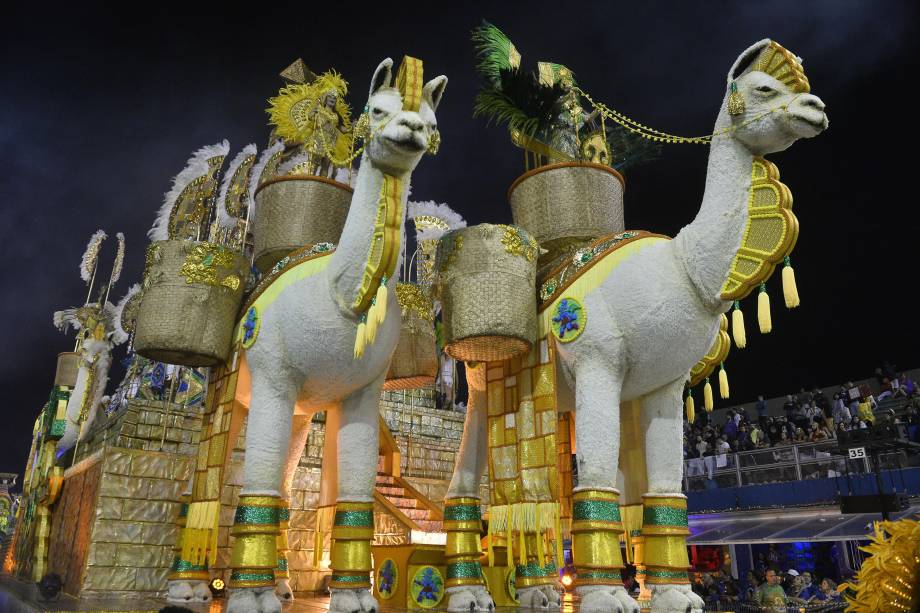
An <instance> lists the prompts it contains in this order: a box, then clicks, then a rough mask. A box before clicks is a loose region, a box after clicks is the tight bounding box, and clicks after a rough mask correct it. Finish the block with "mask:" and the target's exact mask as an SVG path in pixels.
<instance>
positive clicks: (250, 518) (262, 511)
mask: <svg viewBox="0 0 920 613" xmlns="http://www.w3.org/2000/svg"><path fill="white" fill-rule="evenodd" d="M279 511H280V509H279V508H278V507H251V506H249V505H240V506H238V507H237V508H236V515H235V516H234V517H233V523H235V524H237V525H239V524H247V525H253V526H270V525H275V524H277V523H278V517H279V515H280V513H279Z"/></svg>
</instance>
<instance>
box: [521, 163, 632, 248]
mask: <svg viewBox="0 0 920 613" xmlns="http://www.w3.org/2000/svg"><path fill="white" fill-rule="evenodd" d="M624 186H625V183H624V182H623V177H622V175H620V173H618V172H617V171H615V170H614V169H613V168H610V167H609V166H604V165H602V164H592V163H590V162H563V163H560V164H549V165H547V166H541V167H539V168H535V169H534V170H531V171H530V172H527V173H526V174H523V175H521V176H520V177H518V178H517V179H516V180H515V181H514V183H512V184H511V187H510V188H509V189H508V201H509V202H510V203H511V214H512V216H513V218H514V223H515V224H516V225H518V226H521V227H522V228H524V229H525V230H527V231H528V232H529V233H530V234H531V235H532V236H533V237H534V238H535V239H537V241H538V242H539V243H540V246H541V247H542V248H544V249H546V250H547V253H546V254H544V255H543V256H541V258H540V261H541V263H542V262H543V261H544V260H547V259H551V258H552V257H553V256H554V254H555V252H556V251H558V250H560V249H565V247H566V246H567V245H569V244H570V243H575V242H580V241H584V240H586V239H593V238H597V237H599V236H604V235H605V234H613V233H616V232H622V231H623V188H624Z"/></svg>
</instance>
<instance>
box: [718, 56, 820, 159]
mask: <svg viewBox="0 0 920 613" xmlns="http://www.w3.org/2000/svg"><path fill="white" fill-rule="evenodd" d="M742 101H743V102H742ZM723 112H727V113H728V115H729V118H730V122H731V125H732V127H733V128H734V129H733V131H732V135H733V136H734V137H735V138H736V139H738V140H739V141H741V142H742V143H743V144H744V145H745V146H746V147H747V148H748V149H749V150H750V151H751V153H753V154H754V155H765V154H767V153H774V152H776V151H783V150H784V149H787V148H788V147H789V146H790V145H792V143H794V142H795V141H797V140H798V139H800V138H811V137H812V136H816V135H818V134H820V133H821V132H823V131H824V130H825V129H827V126H828V120H827V115H826V114H825V113H824V103H823V102H822V101H821V99H820V98H818V97H817V96H815V95H813V94H811V93H810V86H809V83H808V77H806V76H805V72H804V70H803V68H802V64H801V60H800V59H799V58H797V57H796V56H794V55H793V54H792V53H790V52H789V51H787V50H786V49H784V48H783V47H782V46H781V45H780V44H779V43H776V42H774V41H771V40H769V39H765V40H762V41H760V42H758V43H756V44H754V45H752V46H751V47H750V48H748V49H747V50H746V51H744V53H742V54H741V55H740V56H739V57H738V59H737V60H736V61H735V64H734V65H733V66H732V69H731V70H730V71H729V73H728V84H727V88H726V93H725V102H724V103H723Z"/></svg>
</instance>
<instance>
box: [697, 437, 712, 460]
mask: <svg viewBox="0 0 920 613" xmlns="http://www.w3.org/2000/svg"><path fill="white" fill-rule="evenodd" d="M696 450H697V452H698V453H699V455H698V456H697V457H699V458H702V457H703V456H707V455H710V454H709V443H707V442H706V440H705V439H704V438H703V437H700V438H699V440H698V441H697V443H696Z"/></svg>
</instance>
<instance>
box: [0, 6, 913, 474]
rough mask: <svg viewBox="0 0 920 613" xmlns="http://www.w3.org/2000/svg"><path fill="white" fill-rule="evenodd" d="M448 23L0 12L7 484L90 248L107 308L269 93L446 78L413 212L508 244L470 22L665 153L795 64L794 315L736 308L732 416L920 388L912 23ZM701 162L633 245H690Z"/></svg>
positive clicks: (767, 10)
mask: <svg viewBox="0 0 920 613" xmlns="http://www.w3.org/2000/svg"><path fill="white" fill-rule="evenodd" d="M18 4H19V5H20V6H21V5H22V4H21V3H18ZM441 4H443V3H425V4H424V5H421V4H419V3H408V4H407V3H402V4H399V3H397V4H393V3H383V4H380V3H377V4H376V5H372V6H369V7H363V6H362V7H361V8H359V7H358V5H357V4H354V5H353V4H350V3H349V4H345V3H340V2H327V3H322V2H310V3H298V4H296V5H293V6H290V7H286V8H278V7H279V4H278V3H261V4H255V5H253V4H250V5H249V6H247V7H245V8H241V9H230V8H224V7H222V6H220V5H218V4H213V5H212V8H211V10H209V11H208V12H207V13H206V14H199V15H192V14H186V13H184V12H183V11H182V10H168V9H165V8H161V7H160V6H158V5H156V4H152V3H146V4H144V5H143V7H144V14H143V15H138V14H136V13H135V12H133V11H132V12H131V13H128V12H124V13H119V12H118V11H111V10H110V11H105V12H92V10H91V9H89V8H84V7H81V10H80V11H79V12H74V13H72V14H67V13H63V12H61V11H60V10H59V9H58V8H56V7H52V6H51V5H48V6H45V5H39V4H38V3H33V6H35V7H36V10H35V11H33V12H30V13H18V14H17V13H12V14H10V13H9V12H8V9H5V13H6V14H5V15H4V20H3V21H4V27H3V30H2V35H0V57H2V60H0V168H2V174H0V202H2V210H3V217H4V219H3V221H2V224H0V260H2V261H3V262H5V263H6V270H7V273H6V274H5V275H3V276H2V277H0V288H2V298H3V299H2V301H0V309H2V319H0V321H2V322H3V331H4V332H3V336H4V339H5V341H6V348H5V350H4V351H3V352H2V357H0V390H2V392H3V394H4V403H3V404H4V406H5V410H4V414H3V420H4V424H3V434H2V438H0V441H2V443H3V444H2V445H0V471H12V472H21V471H22V469H23V466H24V464H25V460H26V454H27V452H28V446H29V437H30V433H31V429H32V423H33V421H34V419H35V416H36V415H37V413H38V410H39V409H40V407H41V405H42V403H43V402H44V401H45V399H46V398H47V395H48V392H49V388H50V386H51V385H52V379H53V372H54V366H55V356H56V354H57V353H58V352H60V351H66V350H68V349H70V348H71V347H72V342H73V341H72V337H71V336H64V335H63V334H61V333H59V332H57V331H56V330H55V329H54V328H53V326H52V324H51V315H52V312H53V311H54V310H56V309H60V308H64V307H68V306H74V305H78V304H80V303H81V302H82V300H83V297H84V295H85V287H84V286H83V284H82V282H81V281H80V278H79V272H78V265H79V260H80V256H81V255H82V253H83V249H84V247H85V244H86V241H87V239H88V238H89V236H90V234H91V233H92V232H93V231H95V230H96V229H97V228H104V229H105V230H106V231H107V232H108V233H109V234H110V235H112V236H114V234H115V232H117V231H123V232H124V233H125V234H126V236H127V241H128V252H127V263H126V270H125V273H124V274H123V276H122V281H121V283H120V284H119V286H118V288H117V289H116V291H115V295H114V296H113V301H116V300H117V299H118V298H119V297H120V296H121V294H122V293H123V292H124V290H125V289H126V288H127V287H128V285H130V284H131V283H133V282H135V281H138V280H140V274H141V271H142V267H143V253H144V249H145V247H146V237H145V233H146V230H147V229H148V227H149V226H150V224H151V223H152V221H153V217H154V214H155V211H156V210H157V209H158V207H159V206H160V204H161V199H162V195H163V193H164V192H165V191H166V190H167V189H168V188H169V186H170V181H171V178H172V176H173V175H175V174H176V173H178V172H179V171H180V170H181V169H182V167H183V163H184V162H185V160H186V159H187V157H188V155H189V153H190V152H191V151H193V150H194V149H197V148H198V147H200V146H202V145H205V144H210V143H214V142H217V141H219V140H221V139H223V138H227V139H229V140H230V143H231V146H232V149H233V153H235V151H236V150H238V149H239V148H240V147H242V146H243V145H245V144H246V143H249V142H255V143H257V144H258V145H259V146H260V148H261V147H262V146H263V145H264V144H265V141H266V138H267V127H266V115H265V113H264V110H263V109H264V108H265V107H266V99H267V98H268V97H270V96H272V95H273V93H274V92H276V91H277V89H278V87H279V86H280V85H281V81H280V79H279V77H278V76H277V73H278V72H279V71H280V70H281V69H283V68H284V67H285V66H287V64H288V63H290V62H291V61H292V60H293V59H295V58H297V57H303V58H304V60H305V61H306V62H307V64H308V65H309V66H310V67H311V68H312V69H313V70H315V71H322V70H326V69H327V68H329V67H335V68H336V69H337V70H339V71H340V72H341V73H343V75H344V76H345V78H346V79H348V81H349V82H350V84H351V91H352V93H351V95H350V96H349V101H350V102H351V104H352V107H354V108H356V109H357V110H360V108H361V107H362V106H363V103H364V101H365V98H366V91H367V88H368V82H369V80H370V76H371V73H372V71H373V69H374V68H375V67H376V65H377V63H378V62H379V61H380V60H381V59H383V58H384V57H387V56H392V57H393V58H394V59H395V60H397V61H398V59H399V58H400V57H401V56H402V55H403V54H406V53H408V54H410V55H414V56H416V57H420V58H422V59H423V60H424V61H425V70H426V76H429V77H431V76H434V75H436V74H439V73H444V74H446V75H447V76H448V77H449V78H450V84H449V86H448V88H447V93H446V95H445V98H444V102H443V104H442V105H441V108H440V109H439V112H438V118H439V124H440V129H441V134H442V140H443V146H442V147H441V152H440V154H439V155H438V156H437V157H436V158H430V157H429V158H426V159H424V160H423V161H422V163H421V164H420V166H419V168H418V169H417V171H416V172H415V174H414V176H413V197H414V198H416V199H434V200H438V201H442V202H448V203H450V204H451V206H453V207H454V208H455V209H457V210H458V211H459V212H461V213H462V214H463V215H464V216H466V218H467V220H468V221H469V222H470V223H481V222H485V221H490V222H510V221H511V213H510V209H509V207H508V205H507V203H506V200H505V193H506V190H507V188H508V186H509V185H510V183H511V182H512V180H513V179H514V178H515V177H516V176H517V175H518V174H520V173H521V172H522V170H523V169H522V163H521V154H520V152H519V150H517V149H515V148H514V147H513V146H512V145H511V144H510V143H509V141H508V138H507V133H506V132H505V131H504V130H503V129H499V128H494V127H486V125H485V123H484V122H483V121H482V120H479V119H476V120H474V119H472V118H471V107H472V101H473V97H474V95H475V93H476V87H477V83H476V78H475V75H474V73H473V54H472V52H471V48H470V44H469V32H470V30H471V29H472V28H473V27H474V26H476V25H477V24H478V23H479V21H480V19H482V18H486V19H488V20H490V21H492V22H493V23H495V24H497V25H498V26H499V27H501V28H503V29H504V30H505V31H506V32H507V33H508V34H509V36H510V37H511V39H512V40H513V41H514V42H515V44H516V46H517V47H518V49H519V50H520V51H521V53H522V54H523V57H524V62H525V64H526V65H527V66H528V67H533V66H534V63H535V62H536V61H538V60H552V61H555V62H560V63H563V64H565V65H567V66H569V67H570V68H572V69H573V70H574V71H575V72H576V75H577V78H578V80H579V83H580V84H581V85H582V86H583V87H584V88H585V89H586V90H587V91H589V92H591V93H592V94H593V95H595V97H596V98H598V99H600V100H604V101H606V102H607V103H608V104H610V105H611V106H613V107H614V108H617V109H619V110H621V111H623V112H625V113H626V114H628V115H630V116H632V117H633V118H635V119H637V120H638V121H641V122H642V123H645V124H650V125H652V126H653V127H656V128H658V129H661V130H665V131H669V132H673V133H677V134H686V135H699V134H705V133H707V132H709V131H710V130H711V128H712V124H713V121H714V119H715V115H716V112H717V109H718V105H719V103H720V101H721V98H722V92H723V91H724V90H723V88H724V83H725V74H726V72H727V71H728V69H729V67H730V66H731V64H732V62H733V61H734V59H735V58H736V57H737V55H738V54H739V53H740V52H741V51H742V50H743V49H744V48H746V47H747V46H748V45H749V44H751V43H753V42H755V41H756V40H759V39H761V38H764V37H771V38H774V39H775V40H777V41H779V42H781V43H782V44H783V45H785V46H786V47H787V48H789V49H791V50H792V51H793V52H795V53H797V54H798V55H800V56H802V57H803V58H804V64H805V69H806V72H807V74H808V76H809V78H810V80H811V84H812V92H813V93H815V94H817V95H818V96H821V97H822V98H823V100H824V102H825V103H826V104H827V111H828V115H829V117H830V120H831V127H830V130H829V131H828V132H826V133H825V134H823V135H821V136H820V137H818V138H816V139H813V140H810V141H802V142H799V143H797V144H796V145H795V146H794V147H793V148H792V149H790V150H789V151H787V152H784V153H781V154H778V155H774V156H772V158H771V159H772V160H773V161H774V162H775V163H777V165H778V166H779V168H780V170H781V171H782V179H783V181H784V182H785V183H786V184H787V185H788V186H789V187H790V189H791V190H792V192H793V194H794V196H795V212H796V215H797V216H798V218H799V221H800V224H801V235H800V239H799V242H798V246H797V247H796V250H795V252H794V254H793V261H794V264H795V268H796V274H797V278H798V283H799V290H800V293H801V296H802V306H801V307H800V308H799V309H797V310H795V311H786V310H785V309H784V308H782V307H781V303H782V298H781V290H780V283H779V278H778V277H779V275H776V278H774V279H773V280H772V281H771V283H770V289H771V295H772V297H773V305H774V308H773V322H774V331H773V333H772V334H771V335H768V336H762V335H760V334H758V333H756V305H755V299H754V298H753V297H752V298H750V299H749V300H748V301H746V303H745V311H746V314H747V321H748V348H747V349H745V350H744V351H738V350H733V351H732V354H731V356H730V357H729V361H728V363H727V368H728V370H729V374H730V377H731V382H732V391H733V397H734V398H735V399H737V400H738V401H745V400H750V399H751V398H753V397H754V396H756V395H757V394H758V393H763V394H765V395H766V396H767V397H769V396H775V395H779V394H784V393H786V392H787V391H790V390H793V389H795V390H797V389H798V388H799V387H800V386H801V385H814V384H822V385H828V384H832V383H835V382H839V381H841V380H844V379H849V378H854V379H855V378H860V377H863V376H868V375H869V374H871V372H872V370H873V369H874V367H875V366H876V365H877V364H878V363H879V362H881V361H882V360H885V359H887V360H891V361H893V362H894V363H896V364H898V365H900V366H902V367H905V368H907V367H917V366H918V365H920V358H918V357H917V355H916V351H915V348H916V343H917V338H918V336H917V332H916V326H915V323H914V322H915V321H916V320H915V314H916V311H917V308H916V298H915V297H914V296H913V291H912V290H916V288H917V273H918V269H917V257H916V254H917V236H918V230H920V214H918V212H917V197H916V190H915V189H914V188H910V187H909V185H910V184H911V183H912V180H913V179H914V178H915V177H916V172H917V170H916V166H915V164H914V163H913V158H914V157H915V155H914V154H913V153H911V152H910V151H911V150H910V149H909V147H911V146H912V145H914V144H915V142H916V141H915V139H914V138H913V136H914V134H915V132H916V130H915V128H914V125H913V124H914V122H916V118H915V115H916V113H915V106H916V105H915V101H914V98H913V97H909V96H908V91H909V89H910V88H909V82H912V81H915V75H916V74H917V58H918V53H917V52H918V43H917V8H916V6H917V5H916V3H915V2H900V3H898V2H883V1H874V2H864V1H859V2H857V1H852V0H850V1H845V0H824V1H819V2H813V1H803V0H797V1H793V2H768V1H759V2H686V1H684V2H631V3H613V2H593V3H565V2H556V3H539V2H533V1H532V2H526V3H521V4H519V5H515V4H514V3H511V2H502V3H499V2H492V3H484V4H481V5H475V4H474V3H470V2H458V3H453V4H451V6H450V8H449V9H446V11H447V12H438V11H437V10H436V9H435V8H433V7H435V6H438V5H441ZM185 6H186V7H187V6H188V5H187V4H186V5H185ZM322 6H326V7H329V8H328V10H326V9H324V8H318V7H322ZM419 6H422V10H419V9H418V8H417V7H419ZM421 15H424V17H422V16H421ZM233 153H231V155H233ZM707 154H708V151H707V149H706V147H702V146H692V145H676V146H670V147H669V148H668V149H666V150H665V151H664V154H663V156H662V159H660V160H658V161H656V162H652V163H650V164H647V165H645V166H642V167H639V168H635V169H633V170H632V171H630V172H629V173H628V175H627V190H626V225H627V228H632V229H648V230H654V231H657V232H662V233H666V234H669V235H674V234H675V233H676V232H677V231H678V230H679V229H680V228H681V227H682V226H683V225H685V224H686V223H687V222H689V221H690V220H691V219H692V218H693V216H694V214H695V212H696V210H697V208H698V206H699V202H700V198H701V196H702V190H703V182H704V179H705V170H706V159H707ZM113 244H114V241H112V240H110V241H109V242H108V243H107V245H108V248H109V251H107V252H105V255H104V256H103V260H104V262H105V263H106V268H107V267H108V266H110V263H111V259H112V256H113V251H114V249H113ZM122 352H123V350H122ZM723 404H724V403H721V404H720V406H722V405H723Z"/></svg>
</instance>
